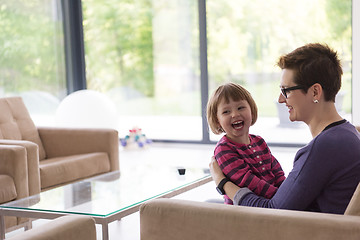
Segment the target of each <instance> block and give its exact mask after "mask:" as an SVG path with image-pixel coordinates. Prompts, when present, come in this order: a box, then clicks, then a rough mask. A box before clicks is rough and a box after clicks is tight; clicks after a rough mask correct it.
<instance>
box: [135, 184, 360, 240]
mask: <svg viewBox="0 0 360 240" xmlns="http://www.w3.org/2000/svg"><path fill="white" fill-rule="evenodd" d="M140 236H141V240H155V239H156V240H169V239H171V240H183V239H186V240H198V239H206V240H218V239H229V240H231V239H236V240H240V239H251V240H263V239H270V240H271V239H274V240H288V239H291V240H303V239H307V240H315V239H316V240H323V239H326V240H339V239H346V240H355V239H356V240H358V239H360V185H359V186H358V188H357V189H356V191H355V193H354V195H353V197H352V199H351V201H350V203H349V205H348V207H347V209H346V211H345V214H344V215H338V214H325V213H314V212H305V211H293V210H279V209H266V208H256V207H244V206H232V205H225V204H219V203H208V202H194V201H188V200H178V199H156V200H152V201H149V202H147V203H144V204H143V205H142V206H141V207H140Z"/></svg>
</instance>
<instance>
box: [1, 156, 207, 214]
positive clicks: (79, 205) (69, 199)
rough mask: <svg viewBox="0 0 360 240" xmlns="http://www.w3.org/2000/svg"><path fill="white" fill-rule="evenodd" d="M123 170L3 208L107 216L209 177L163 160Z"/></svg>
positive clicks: (11, 203) (201, 171) (126, 167)
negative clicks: (180, 171)
mask: <svg viewBox="0 0 360 240" xmlns="http://www.w3.org/2000/svg"><path fill="white" fill-rule="evenodd" d="M120 169H122V170H121V171H120V172H110V173H106V174H102V175H99V176H96V177H93V178H89V179H86V180H83V181H79V182H75V183H72V184H68V185H65V186H62V187H57V188H54V189H51V190H48V191H44V192H41V193H40V194H38V195H34V196H31V197H28V198H24V199H20V200H17V201H12V202H9V203H6V204H2V205H1V207H4V208H12V209H28V210H38V211H47V212H61V213H75V214H76V213H78V214H79V213H81V214H88V215H92V216H98V217H106V216H110V215H111V214H114V213H117V212H120V211H124V210H126V209H129V208H131V207H133V206H136V205H139V204H141V203H143V202H145V201H147V200H150V199H153V198H157V197H160V196H161V195H164V194H167V193H171V192H173V191H176V190H179V189H181V188H183V187H186V186H189V185H192V184H194V183H196V182H198V181H201V180H205V179H208V178H209V171H208V169H206V168H202V167H198V166H194V167H186V171H185V174H184V175H180V174H179V170H178V169H179V168H178V167H177V166H173V165H169V164H164V162H162V161H160V162H156V161H155V162H154V161H138V162H137V161H136V160H134V162H132V163H128V164H125V166H121V165H120Z"/></svg>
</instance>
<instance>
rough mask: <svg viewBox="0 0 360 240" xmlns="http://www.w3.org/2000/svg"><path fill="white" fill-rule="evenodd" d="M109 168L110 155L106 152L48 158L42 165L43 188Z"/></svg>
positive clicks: (95, 173)
mask: <svg viewBox="0 0 360 240" xmlns="http://www.w3.org/2000/svg"><path fill="white" fill-rule="evenodd" d="M60 158H61V161H59V159H60ZM109 170H110V163H109V161H108V155H107V154H106V153H104V152H99V153H86V154H78V155H72V156H68V157H59V158H50V159H46V160H43V161H41V165H40V178H41V188H42V189H45V188H48V187H51V186H55V185H59V184H64V183H67V182H71V181H74V180H77V179H81V178H86V177H90V176H93V175H97V174H99V173H105V172H108V171H109Z"/></svg>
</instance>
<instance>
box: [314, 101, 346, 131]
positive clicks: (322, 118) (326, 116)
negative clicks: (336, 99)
mask: <svg viewBox="0 0 360 240" xmlns="http://www.w3.org/2000/svg"><path fill="white" fill-rule="evenodd" d="M342 119H343V118H342V117H341V116H340V115H339V113H338V112H337V111H336V108H335V104H334V103H333V102H325V103H323V104H322V105H321V106H319V108H318V109H317V112H316V114H315V116H314V117H313V118H312V119H311V121H310V122H309V123H308V126H309V129H310V132H311V135H312V137H313V138H315V137H316V136H317V135H319V134H320V133H321V132H322V131H323V130H324V129H325V128H326V127H327V126H328V125H330V124H331V123H333V122H337V121H340V120H342Z"/></svg>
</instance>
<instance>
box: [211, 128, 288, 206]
mask: <svg viewBox="0 0 360 240" xmlns="http://www.w3.org/2000/svg"><path fill="white" fill-rule="evenodd" d="M249 138H250V144H248V145H247V144H240V143H235V142H232V141H230V140H229V139H228V138H227V137H226V136H223V137H222V138H221V139H220V141H219V142H218V143H217V145H216V147H215V151H214V155H215V158H216V160H217V162H218V163H219V165H220V168H221V169H222V171H223V173H224V174H225V175H226V177H227V178H229V179H230V180H231V181H232V182H233V183H235V184H236V185H238V186H239V187H247V188H249V189H250V190H251V191H253V192H254V193H255V194H256V195H258V196H262V197H265V198H271V197H272V196H273V195H274V194H275V192H276V191H277V189H278V187H279V186H280V185H281V183H282V182H283V181H284V180H285V175H284V171H283V170H282V168H281V166H280V163H279V162H278V161H277V160H276V158H275V157H274V156H273V155H272V154H271V152H270V149H269V147H268V146H267V144H266V142H265V140H264V139H263V138H262V137H260V136H255V135H252V134H250V135H249ZM224 198H225V203H227V204H232V201H231V199H230V198H228V197H227V196H224Z"/></svg>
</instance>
